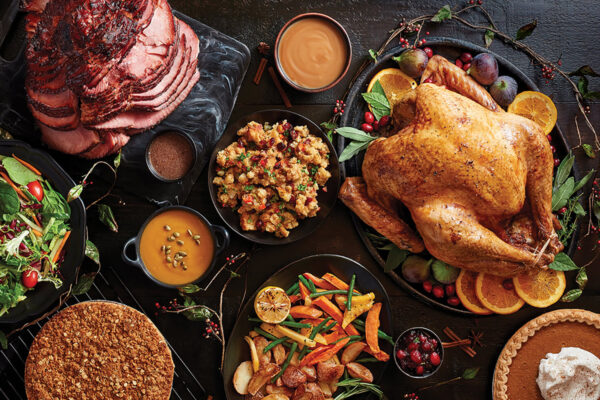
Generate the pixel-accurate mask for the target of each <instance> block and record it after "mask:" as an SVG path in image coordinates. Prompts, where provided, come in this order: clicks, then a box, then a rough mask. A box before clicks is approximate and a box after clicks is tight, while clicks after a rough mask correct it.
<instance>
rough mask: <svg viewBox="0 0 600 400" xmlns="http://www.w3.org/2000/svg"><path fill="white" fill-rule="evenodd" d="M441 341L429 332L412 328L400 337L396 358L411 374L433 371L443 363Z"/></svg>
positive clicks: (401, 366) (418, 374) (403, 368)
mask: <svg viewBox="0 0 600 400" xmlns="http://www.w3.org/2000/svg"><path fill="white" fill-rule="evenodd" d="M440 350H441V349H440V343H438V341H437V339H435V338H434V337H432V336H431V335H430V334H429V333H428V332H425V331H421V330H411V331H409V332H408V333H407V334H405V335H404V336H403V337H401V338H400V343H399V348H398V351H396V358H397V359H398V363H399V365H400V368H402V370H403V371H405V372H406V373H408V374H409V375H417V376H422V375H424V374H431V373H433V372H434V371H435V370H436V369H437V367H439V365H440V364H441V363H442V358H441V356H440Z"/></svg>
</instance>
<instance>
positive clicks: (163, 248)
mask: <svg viewBox="0 0 600 400" xmlns="http://www.w3.org/2000/svg"><path fill="white" fill-rule="evenodd" d="M166 248H167V247H166V246H165V245H164V244H163V245H162V246H160V251H162V252H164V251H165V249H166Z"/></svg>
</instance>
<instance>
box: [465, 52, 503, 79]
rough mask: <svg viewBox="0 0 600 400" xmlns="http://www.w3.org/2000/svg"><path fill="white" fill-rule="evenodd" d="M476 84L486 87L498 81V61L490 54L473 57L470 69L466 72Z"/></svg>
mask: <svg viewBox="0 0 600 400" xmlns="http://www.w3.org/2000/svg"><path fill="white" fill-rule="evenodd" d="M467 74H469V75H471V76H472V77H473V78H474V79H475V80H476V81H477V82H479V83H481V84H482V85H485V86H488V85H491V84H492V83H494V81H495V80H496V79H498V61H496V57H494V56H493V55H491V54H490V53H480V54H477V55H476V56H475V57H473V60H472V61H471V67H470V68H469V69H468V70H467Z"/></svg>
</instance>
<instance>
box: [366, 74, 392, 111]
mask: <svg viewBox="0 0 600 400" xmlns="http://www.w3.org/2000/svg"><path fill="white" fill-rule="evenodd" d="M362 97H363V99H365V101H366V102H367V104H369V106H371V111H372V112H373V115H374V116H375V119H377V120H380V119H381V117H383V116H384V115H390V112H391V107H390V102H389V100H388V98H387V96H386V95H385V91H384V90H383V86H381V83H379V81H377V82H375V84H374V85H373V87H372V88H371V91H370V92H366V93H362Z"/></svg>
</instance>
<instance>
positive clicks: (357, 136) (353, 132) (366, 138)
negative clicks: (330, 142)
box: [335, 126, 377, 142]
mask: <svg viewBox="0 0 600 400" xmlns="http://www.w3.org/2000/svg"><path fill="white" fill-rule="evenodd" d="M335 131H336V132H337V133H338V134H339V135H342V136H343V137H345V138H348V139H351V140H354V141H355V142H370V141H372V140H375V139H377V138H375V137H373V136H371V135H369V134H368V133H366V132H364V131H361V130H360V129H356V128H352V127H351V126H346V127H343V128H337V129H336V130H335Z"/></svg>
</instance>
